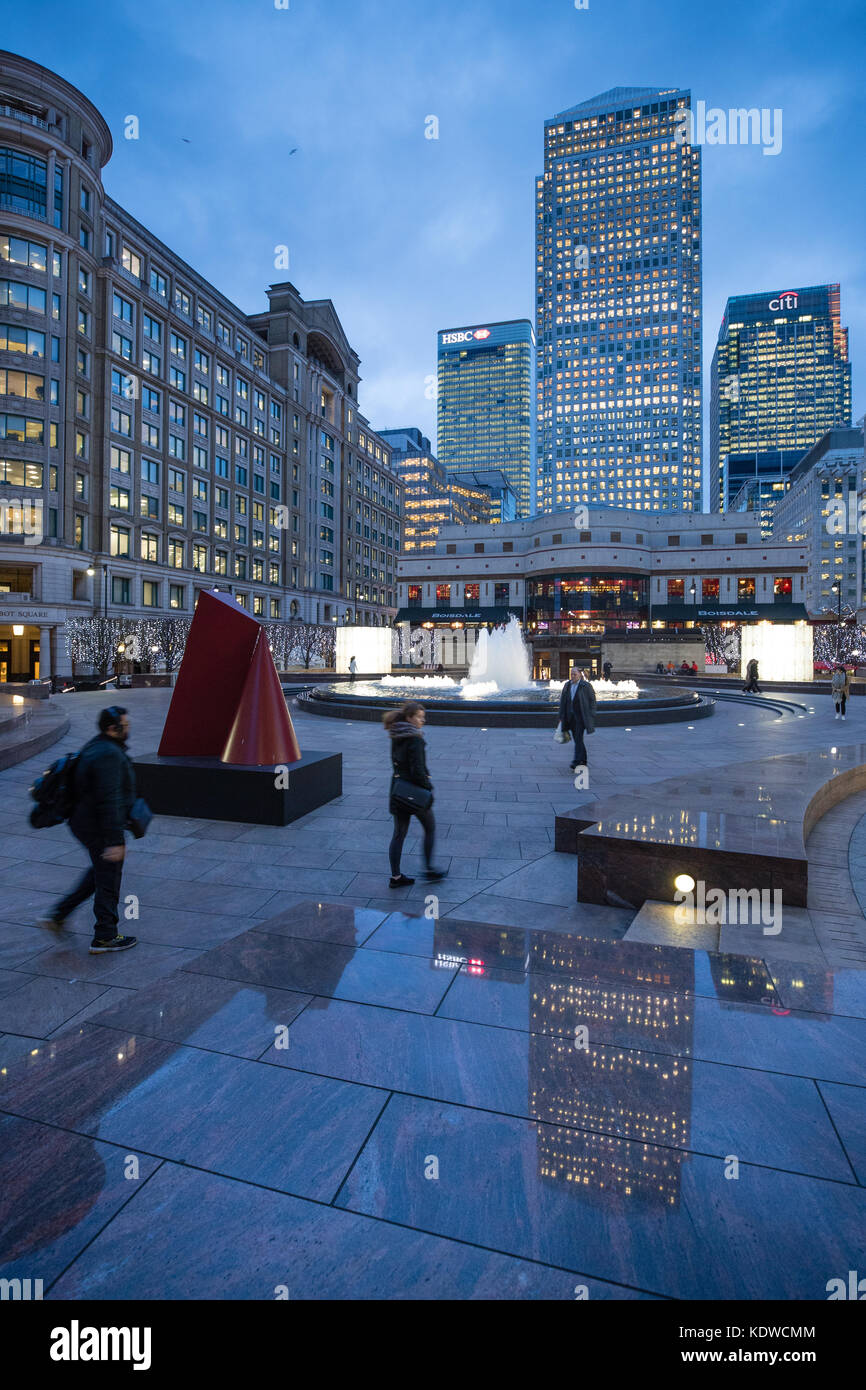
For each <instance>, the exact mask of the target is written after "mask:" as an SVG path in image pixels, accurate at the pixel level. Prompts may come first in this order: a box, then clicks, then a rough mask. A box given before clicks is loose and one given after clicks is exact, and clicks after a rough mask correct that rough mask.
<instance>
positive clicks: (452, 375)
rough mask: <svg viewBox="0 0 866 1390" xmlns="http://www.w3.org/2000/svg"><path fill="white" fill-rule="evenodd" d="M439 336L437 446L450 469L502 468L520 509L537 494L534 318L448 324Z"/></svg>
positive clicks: (525, 510)
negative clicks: (459, 326)
mask: <svg viewBox="0 0 866 1390" xmlns="http://www.w3.org/2000/svg"><path fill="white" fill-rule="evenodd" d="M437 341H438V378H437V386H438V439H437V448H436V453H437V456H438V458H439V462H440V463H441V464H442V465H443V467H444V468H445V470H446V472H448V473H466V472H476V471H486V470H488V469H501V470H502V472H503V473H504V474H505V476H506V478H507V479H508V482H509V483H510V484H511V487H512V488H513V490H514V495H515V497H516V499H517V510H518V515H519V516H529V515H530V514H531V512H532V500H533V495H534V477H533V459H534V453H535V450H534V436H535V431H534V416H533V377H534V367H535V361H534V359H535V335H534V333H533V331H532V324H531V323H530V322H529V320H528V319H512V320H508V321H506V322H502V323H479V324H471V325H469V326H468V327H463V328H445V329H442V330H441V331H440V332H439V334H438V335H437Z"/></svg>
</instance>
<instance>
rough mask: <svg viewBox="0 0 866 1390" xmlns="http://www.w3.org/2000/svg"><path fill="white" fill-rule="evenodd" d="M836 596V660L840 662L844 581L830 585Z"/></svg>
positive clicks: (837, 580) (835, 580)
mask: <svg viewBox="0 0 866 1390" xmlns="http://www.w3.org/2000/svg"><path fill="white" fill-rule="evenodd" d="M830 588H831V589H832V590H833V592H834V594H835V595H836V660H837V661H839V660H840V657H841V652H842V581H841V579H834V580H833V583H832V584H831V585H830Z"/></svg>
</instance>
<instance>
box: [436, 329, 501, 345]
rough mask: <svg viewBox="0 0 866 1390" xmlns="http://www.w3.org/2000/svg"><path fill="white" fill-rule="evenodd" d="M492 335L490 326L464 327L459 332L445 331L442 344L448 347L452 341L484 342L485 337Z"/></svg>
mask: <svg viewBox="0 0 866 1390" xmlns="http://www.w3.org/2000/svg"><path fill="white" fill-rule="evenodd" d="M489 337H490V329H489V328H462V329H460V330H459V332H457V333H443V334H442V346H443V347H448V346H450V345H451V344H452V343H471V342H472V341H473V340H474V341H475V342H479V343H483V341H484V339H485V338H489Z"/></svg>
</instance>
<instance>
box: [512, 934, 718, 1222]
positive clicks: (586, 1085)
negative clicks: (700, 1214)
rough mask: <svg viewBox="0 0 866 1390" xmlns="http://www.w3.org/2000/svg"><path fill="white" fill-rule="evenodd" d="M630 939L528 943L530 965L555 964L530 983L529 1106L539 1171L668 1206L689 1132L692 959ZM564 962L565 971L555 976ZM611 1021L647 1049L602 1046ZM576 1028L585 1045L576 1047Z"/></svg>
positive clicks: (586, 1190) (586, 1189)
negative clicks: (642, 947) (533, 950)
mask: <svg viewBox="0 0 866 1390" xmlns="http://www.w3.org/2000/svg"><path fill="white" fill-rule="evenodd" d="M630 944H631V943H627V945H626V949H624V950H623V949H622V943H618V942H607V941H592V940H590V939H589V938H575V937H561V938H555V937H553V936H552V934H551V935H548V936H547V939H546V942H544V943H539V950H538V953H537V955H538V957H539V959H538V960H537V959H536V956H535V955H534V956H533V965H534V968H535V969H536V970H539V971H540V970H547V971H551V968H552V967H554V968H555V970H556V971H557V973H556V974H550V975H548V977H547V978H546V979H545V980H543V982H542V981H539V983H538V985H537V986H536V985H534V984H533V986H532V987H531V990H530V1028H531V1029H532V1033H531V1035H530V1039H529V1086H530V1094H529V1105H530V1111H529V1113H530V1114H531V1115H533V1116H534V1117H535V1118H536V1119H537V1120H543V1121H544V1122H545V1123H544V1124H541V1125H539V1126H538V1127H537V1144H538V1171H539V1175H540V1176H541V1177H543V1178H545V1179H547V1180H548V1181H549V1182H556V1183H562V1184H565V1185H571V1186H572V1187H574V1188H575V1189H578V1188H579V1189H580V1190H581V1192H582V1193H583V1194H585V1195H591V1196H595V1197H596V1198H598V1197H599V1196H601V1195H602V1194H604V1196H605V1197H610V1196H616V1197H621V1198H627V1197H634V1198H640V1199H642V1200H643V1201H644V1202H647V1203H651V1204H652V1205H660V1206H662V1205H664V1206H669V1205H674V1204H675V1203H676V1202H677V1201H678V1198H679V1187H680V1168H681V1165H682V1162H683V1158H684V1156H685V1155H684V1153H683V1152H682V1151H683V1150H684V1149H686V1148H688V1144H689V1136H690V1122H691V1104H692V1063H691V1060H690V1057H691V1052H692V1040H693V1030H694V1000H693V995H692V994H691V993H690V991H693V990H694V957H693V956H692V954H691V953H690V952H687V951H679V950H677V951H668V950H666V949H665V948H664V947H661V948H657V947H653V948H651V954H648V953H647V952H646V951H637V952H634V951H631V950H629V949H628V946H629V945H630ZM542 961H546V964H543V963H542ZM569 966H570V967H571V968H573V971H574V974H573V975H565V974H564V973H562V972H564V970H565V969H567V968H568V967H569ZM560 974H561V978H560ZM618 1025H621V1032H622V1033H623V1034H627V1035H628V1036H630V1037H632V1038H634V1035H635V1034H637V1037H638V1041H636V1042H635V1043H634V1047H635V1048H637V1047H641V1046H643V1047H645V1048H646V1049H647V1050H646V1051H645V1052H640V1051H636V1050H633V1048H625V1047H617V1046H615V1045H613V1044H603V1043H602V1042H601V1041H600V1040H603V1039H605V1038H608V1037H611V1036H613V1035H614V1034H615V1032H616V1031H617V1027H618ZM581 1027H585V1028H586V1029H587V1045H586V1049H585V1050H584V1049H583V1048H578V1047H577V1046H576V1030H577V1029H578V1028H581ZM551 1035H553V1036H551ZM657 1042H663V1043H664V1044H665V1051H664V1052H659V1051H655V1050H654V1048H653V1044H654V1043H657ZM674 1050H675V1051H676V1052H677V1053H678V1054H680V1055H677V1056H673V1055H670V1052H672V1051H674ZM568 1126H572V1127H573V1129H571V1130H570V1129H569V1128H568ZM589 1131H596V1132H595V1133H593V1132H589ZM598 1131H601V1132H598ZM626 1141H631V1142H626Z"/></svg>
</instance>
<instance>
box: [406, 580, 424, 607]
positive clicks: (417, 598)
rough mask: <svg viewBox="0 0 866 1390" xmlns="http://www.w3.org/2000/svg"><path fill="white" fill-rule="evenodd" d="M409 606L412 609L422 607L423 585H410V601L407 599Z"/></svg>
mask: <svg viewBox="0 0 866 1390" xmlns="http://www.w3.org/2000/svg"><path fill="white" fill-rule="evenodd" d="M407 604H408V606H409V607H410V608H420V607H421V585H420V584H410V585H409V596H408V599H407Z"/></svg>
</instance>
